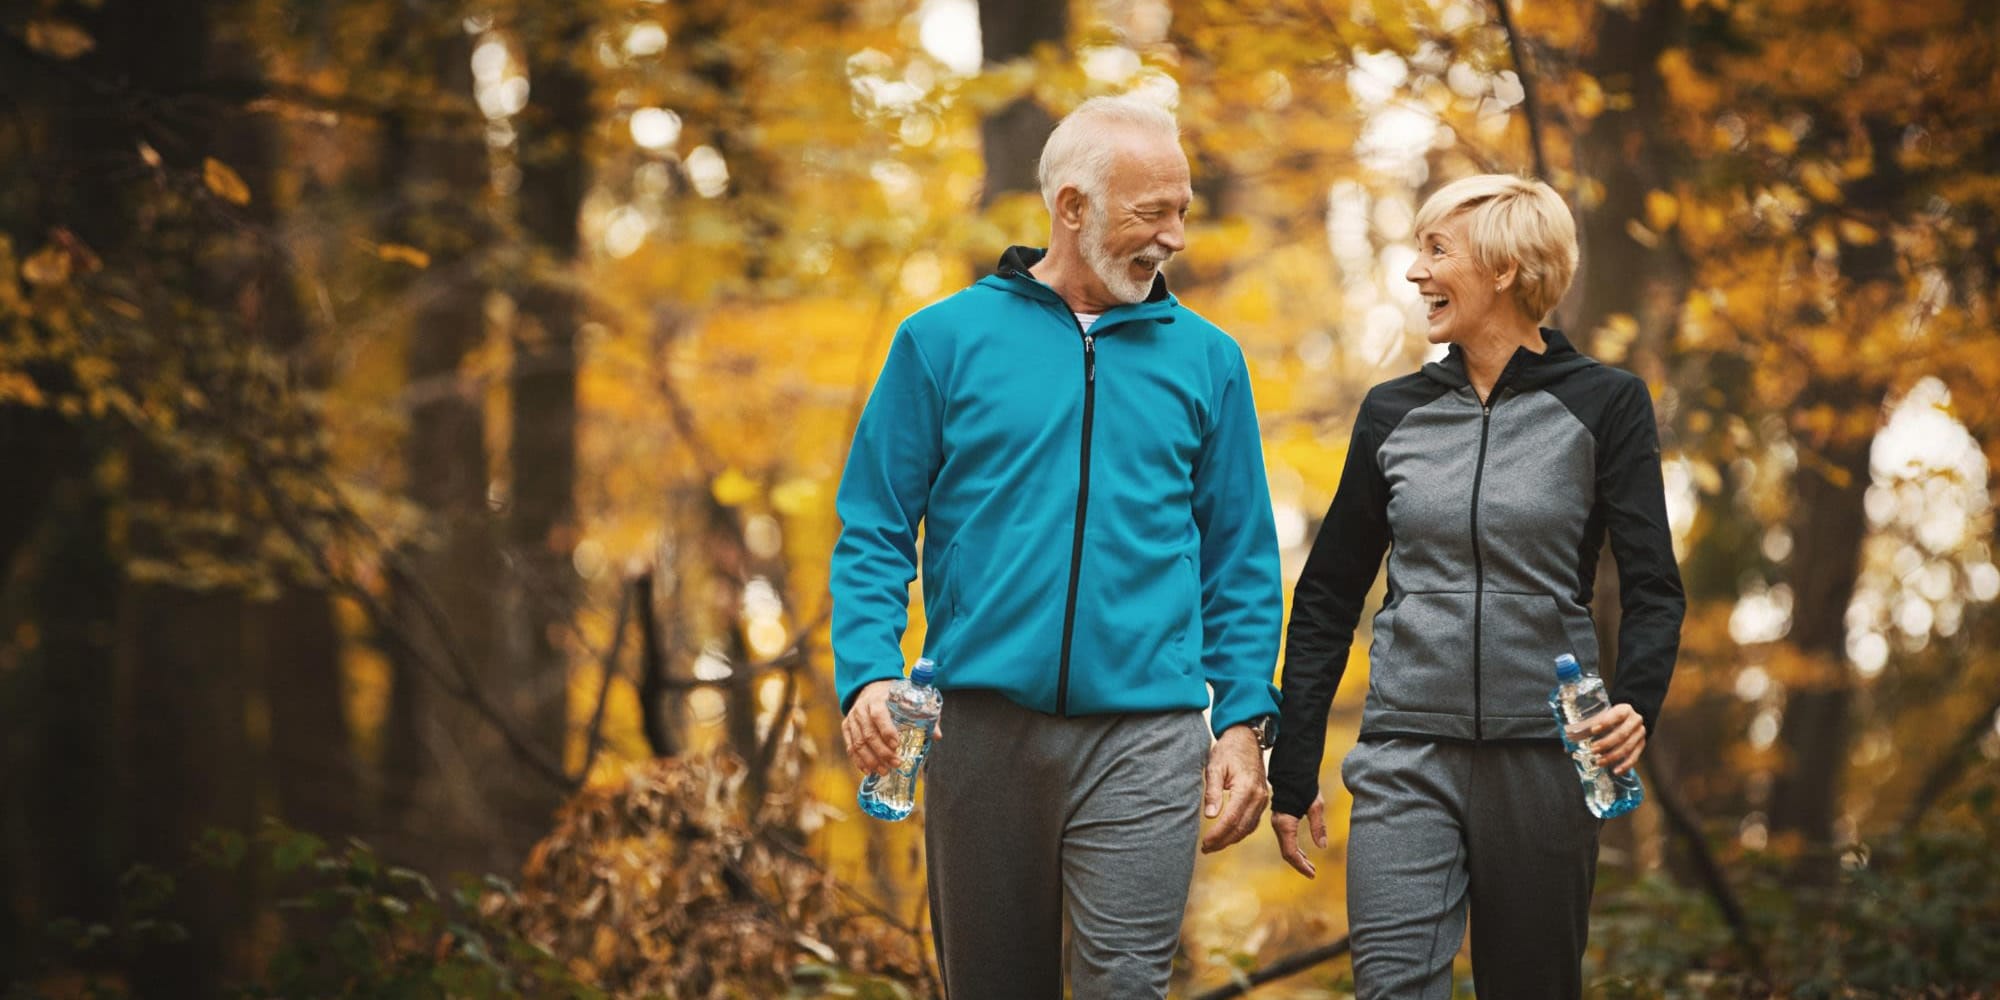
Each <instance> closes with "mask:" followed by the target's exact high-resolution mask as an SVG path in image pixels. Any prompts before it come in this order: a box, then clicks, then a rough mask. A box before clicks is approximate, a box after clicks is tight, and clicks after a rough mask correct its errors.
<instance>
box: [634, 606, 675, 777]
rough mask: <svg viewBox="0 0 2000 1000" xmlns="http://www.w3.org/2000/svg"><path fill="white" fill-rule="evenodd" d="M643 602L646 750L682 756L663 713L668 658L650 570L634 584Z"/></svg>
mask: <svg viewBox="0 0 2000 1000" xmlns="http://www.w3.org/2000/svg"><path fill="white" fill-rule="evenodd" d="M632 586H633V589H634V590H635V591H636V592H637V593H638V603H639V729H640V731H642V732H644V733H645V734H646V748H647V749H649V750H651V751H652V752H653V756H655V757H672V756H673V755H675V754H677V753H680V744H679V741H678V740H676V739H675V738H674V734H673V730H672V729H670V728H669V727H668V726H667V720H666V717H665V716H664V715H663V714H662V713H663V712H664V711H665V706H664V705H663V704H662V702H663V700H664V699H663V696H664V695H665V694H666V691H667V663H666V655H665V654H664V653H663V652H662V651H661V649H660V632H659V624H658V623H657V622H656V621H655V620H654V616H653V574H652V572H651V571H650V570H649V571H647V572H645V573H641V574H639V578H638V579H637V580H634V581H633V582H632Z"/></svg>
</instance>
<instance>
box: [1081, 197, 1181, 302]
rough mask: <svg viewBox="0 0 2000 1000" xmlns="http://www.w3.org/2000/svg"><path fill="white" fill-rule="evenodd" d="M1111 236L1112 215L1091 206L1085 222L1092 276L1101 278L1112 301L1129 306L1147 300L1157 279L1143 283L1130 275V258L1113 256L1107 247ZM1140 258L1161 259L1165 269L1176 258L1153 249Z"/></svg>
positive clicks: (1085, 249) (1086, 251) (1085, 254)
mask: <svg viewBox="0 0 2000 1000" xmlns="http://www.w3.org/2000/svg"><path fill="white" fill-rule="evenodd" d="M1110 235H1111V213H1110V212H1109V211H1106V210H1104V209H1101V208H1098V207H1097V206H1095V205H1093V206H1091V208H1090V210H1089V212H1087V213H1086V214H1085V215H1084V220H1083V261H1084V263H1086V264H1088V265H1090V270H1091V273H1093V274H1095V275H1097V280H1099V281H1102V282H1104V288H1105V290H1106V291H1109V292H1110V293H1111V297H1112V298H1114V299H1117V300H1118V301H1120V302H1123V303H1126V304H1128V305H1129V304H1131V303H1134V302H1144V301H1146V296H1148V295H1151V294H1153V279H1152V278H1151V277H1150V276H1149V277H1147V278H1145V279H1143V280H1140V279H1135V278H1133V277H1132V276H1130V275H1129V274H1127V273H1126V267H1125V265H1126V264H1127V263H1129V261H1130V258H1127V259H1124V260H1121V259H1118V258H1115V257H1113V256H1111V248H1110V247H1109V246H1106V245H1105V244H1106V243H1108V242H1109V237H1110ZM1139 256H1145V257H1148V258H1157V259H1158V260H1159V262H1160V266H1161V267H1165V266H1166V263H1167V261H1168V260H1170V259H1172V257H1173V255H1172V254H1167V255H1165V256H1159V255H1158V251H1156V250H1153V249H1151V248H1148V250H1147V252H1146V253H1145V254H1142V255H1139ZM1155 273H1158V272H1157V271H1156V272H1155Z"/></svg>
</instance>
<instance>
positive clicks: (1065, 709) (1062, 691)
mask: <svg viewBox="0 0 2000 1000" xmlns="http://www.w3.org/2000/svg"><path fill="white" fill-rule="evenodd" d="M1068 311H1069V314H1070V316H1069V318H1070V321H1071V322H1073V323H1076V332H1077V333H1078V334H1080V335H1081V336H1082V337H1083V445H1082V447H1081V448H1080V449H1078V451H1079V453H1080V455H1081V458H1080V459H1079V462H1080V463H1081V464H1080V466H1079V467H1078V470H1077V477H1076V534H1075V535H1074V537H1073V538H1072V539H1071V540H1070V547H1069V598H1068V601H1067V602H1066V603H1065V604H1064V605H1063V637H1062V659H1061V661H1060V663H1059V665H1058V666H1057V668H1056V714H1057V715H1062V716H1067V715H1068V714H1069V648H1070V642H1071V641H1072V640H1073V639H1075V638H1076V590H1077V582H1078V581H1079V580H1080V579H1081V578H1082V576H1083V518H1084V515H1085V513H1087V512H1088V510H1089V504H1090V424H1091V418H1092V415H1093V413H1094V412H1095V411H1096V409H1097V343H1096V340H1095V339H1094V338H1093V337H1091V335H1090V331H1088V330H1085V329H1084V328H1083V323H1082V321H1080V320H1078V319H1077V318H1076V313H1075V311H1073V310H1068Z"/></svg>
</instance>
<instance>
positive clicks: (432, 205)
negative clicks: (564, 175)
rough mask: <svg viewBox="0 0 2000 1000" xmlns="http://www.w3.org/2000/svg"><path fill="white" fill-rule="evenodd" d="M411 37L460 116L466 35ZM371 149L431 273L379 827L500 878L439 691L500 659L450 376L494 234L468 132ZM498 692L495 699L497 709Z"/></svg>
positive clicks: (479, 432)
mask: <svg viewBox="0 0 2000 1000" xmlns="http://www.w3.org/2000/svg"><path fill="white" fill-rule="evenodd" d="M447 21H448V19H447ZM421 30H426V31H431V32H433V33H434V35H433V36H430V37H426V38H424V39H423V40H422V41H421V42H418V43H416V44H415V45H414V46H413V48H415V49H416V50H417V51H418V52H420V53H421V57H420V58H421V60H422V62H421V64H420V65H419V66H418V67H416V69H417V71H418V74H419V76H420V77H422V78H424V79H426V80H428V81H430V83H431V86H432V87H433V88H434V91H435V93H434V94H432V95H430V96H431V97H433V98H435V99H436V100H439V101H442V102H445V103H447V104H453V105H461V106H465V107H470V105H471V103H472V71H471V63H470V59H471V41H470V39H469V38H468V37H467V36H466V35H465V33H464V32H463V31H462V30H461V29H460V28H459V26H458V25H457V23H456V22H455V21H450V22H449V23H443V24H438V25H429V24H424V25H422V26H421ZM385 154H386V159H387V161H388V167H389V170H388V173H389V178H390V183H391V184H393V185H395V189H396V190H398V191H399V193H400V198H399V199H398V206H397V209H398V216H397V218H395V219H392V220H388V222H387V229H388V231H389V232H390V233H391V234H393V236H394V237H395V238H396V239H397V240H398V241H400V242H403V243H407V244H410V245H412V246H415V247H417V248H418V249H419V250H421V251H423V252H424V253H426V254H427V255H428V256H429V264H428V267H427V268H426V269H425V270H424V271H423V272H422V273H421V274H420V275H418V276H417V277H416V278H415V279H414V282H413V284H412V286H411V287H410V289H409V294H410V298H411V299H412V300H413V309H412V318H411V322H410V325H409V329H408V335H407V336H408V344H407V352H408V353H407V355H406V359H405V365H406V372H407V375H408V385H407V388H406V390H405V391H406V398H407V399H408V406H409V432H408V437H407V438H406V440H405V442H404V467H405V469H406V475H407V489H408V493H409V497H410V499H411V500H412V501H414V502H415V503H416V504H417V506H418V507H419V508H421V509H422V510H423V511H424V512H425V514H426V515H427V517H426V535H425V537H424V539H423V540H422V541H421V542H420V543H419V544H417V545H415V546H412V548H411V549H410V551H408V552H407V553H406V555H407V557H408V559H407V565H408V568H409V575H408V576H407V577H402V576H399V577H397V578H396V579H395V581H394V586H393V599H392V600H393V607H394V609H395V616H394V617H395V626H394V627H396V628H398V629H400V630H401V633H402V634H401V636H400V637H399V641H394V642H391V643H389V648H390V649H391V650H392V655H391V661H392V664H393V671H394V677H393V682H392V686H391V695H390V697H391V702H390V708H389V722H388V728H389V731H388V732H387V733H386V734H385V744H384V745H385V752H384V759H383V790H384V801H383V808H384V810H385V813H386V815H385V816H384V819H385V821H386V822H387V823H388V824H389V828H390V833H391V837H392V842H394V843H395V846H396V847H397V848H398V849H399V851H400V852H402V853H403V854H404V856H406V857H409V858H411V859H412V860H413V861H415V862H416V863H417V864H418V865H419V866H421V867H423V868H425V869H427V870H429V871H431V872H433V873H442V872H445V871H447V870H453V869H468V868H474V867H480V868H487V869H489V870H501V871H504V870H507V869H508V868H509V867H511V865H512V864H513V863H514V862H517V861H518V860H519V858H520V853H519V847H520V845H519V843H518V840H519V838H517V837H515V838H510V837H508V836H506V835H505V833H504V831H502V830H500V829H496V828H495V819H494V817H493V816H492V815H491V814H490V811H489V810H488V809H487V807H486V804H485V802H484V801H483V796H482V794H481V792H482V790H483V789H484V787H485V786H486V785H487V783H488V781H487V777H486V776H487V775H488V774H490V772H491V771H493V770H495V769H502V770H506V769H507V768H502V767H499V761H500V760H501V759H502V754H498V753H493V752H491V751H490V749H488V748H487V746H486V744H487V743H489V742H491V741H490V740H488V739H485V737H487V736H490V734H489V733H486V732H485V730H484V728H483V724H482V722H481V721H480V720H479V719H477V718H476V717H475V715H474V713H473V712H472V711H471V710H470V709H468V708H467V707H466V706H465V705H464V703H463V702H462V701H460V700H456V699H454V698H453V697H452V695H451V692H450V691H449V690H447V689H445V688H444V687H443V686H442V685H441V683H440V678H441V677H443V676H446V675H447V672H446V668H445V666H444V665H445V664H448V663H450V662H452V659H453V654H454V652H456V653H457V654H459V655H460V656H462V658H463V661H464V662H465V663H466V664H468V665H469V669H470V671H471V676H470V677H469V678H456V677H454V678H453V680H452V681H451V682H450V683H453V684H457V683H464V682H468V681H469V682H470V683H487V682H489V681H490V679H491V678H492V676H493V665H494V664H495V663H496V660H497V653H498V648H497V646H498V644H497V642H496V639H495V629H496V627H497V624H498V623H497V621H496V615H495V601H494V595H493V594H492V592H491V589H490V588H491V583H492V582H493V581H495V580H498V579H500V574H499V573H498V566H497V565H496V563H497V560H496V559H495V547H494V544H493V542H494V532H493V530H492V526H491V521H492V518H491V516H490V515H489V513H488V500H487V490H488V478H489V470H488V463H487V457H486V418H485V413H484V410H483V399H482V389H481V387H480V386H479V385H477V384H476V383H474V382H472V381H470V380H469V379H467V378H466V377H465V376H464V374H463V372H462V369H463V368H465V366H466V365H467V362H468V359H469V358H470V356H471V355H472V354H473V352H474V351H476V350H477V349H478V348H479V347H481V346H482V345H483V344H484V343H485V340H486V317H485V302H486V291H487V289H486V285H485V283H484V281H483V280H482V279H481V277H480V275H479V270H480V267H481V261H480V259H479V256H480V253H481V251H482V250H483V249H484V247H485V245H486V244H487V242H488V241H489V239H490V238H491V237H492V235H493V234H492V228H491V226H490V225H489V223H488V221H487V218H486V216H485V214H484V212H485V208H484V195H485V193H486V191H487V189H488V179H489V165H488V160H487V152H486V147H485V143H484V142H483V140H482V139H481V137H480V135H479V133H478V132H477V131H474V130H469V129H466V128H464V127H463V126H461V125H459V124H457V123H453V122H442V121H436V120H424V119H420V118H416V117H414V116H413V114H411V113H408V112H405V113H403V114H399V115H397V116H395V117H394V120H392V121H391V122H389V123H388V140H387V144H386V150H385ZM432 611H435V612H437V617H433V616H432V615H431V612H432ZM509 694H511V692H502V693H501V696H500V697H499V698H498V699H497V700H498V701H500V702H502V703H503V704H504V703H506V702H509V701H510V700H511V699H510V698H508V697H506V695H509Z"/></svg>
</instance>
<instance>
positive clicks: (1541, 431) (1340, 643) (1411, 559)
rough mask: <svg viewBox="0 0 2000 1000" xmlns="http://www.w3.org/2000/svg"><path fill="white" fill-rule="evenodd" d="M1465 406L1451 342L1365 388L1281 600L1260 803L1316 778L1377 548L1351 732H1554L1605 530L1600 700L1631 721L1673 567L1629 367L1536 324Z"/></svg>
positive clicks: (1668, 669)
mask: <svg viewBox="0 0 2000 1000" xmlns="http://www.w3.org/2000/svg"><path fill="white" fill-rule="evenodd" d="M1542 338H1543V340H1544V341H1545V348H1546V349H1545V351H1544V353H1541V354H1536V353H1534V352H1533V351H1529V350H1526V349H1519V350H1516V351H1515V352H1514V357H1513V358H1512V359H1511V360H1510V361H1509V362H1508V363H1507V367H1506V369H1505V370H1504V371H1503V372H1502V373H1501V375H1500V378H1499V380H1498V381H1497V382H1496V383H1495V384H1494V386H1493V391H1492V392H1491V393H1490V395H1489V403H1488V404H1486V405H1482V404H1481V403H1480V400H1479V397H1478V395H1477V393H1475V392H1474V391H1473V389H1472V386H1471V383H1470V382H1469V381H1468V380H1467V379H1466V375H1465V362H1464V357H1463V355H1462V353H1461V352H1460V351H1459V349H1458V348H1457V347H1453V348H1452V350H1451V353H1450V354H1449V356H1447V357H1446V358H1445V359H1444V360H1443V361H1441V362H1437V363H1433V364H1428V365H1425V366H1424V367H1423V370H1422V371H1420V372H1418V373H1415V374H1412V375H1406V376H1404V377H1402V378H1398V379H1395V380H1392V381H1389V382H1385V383H1382V384H1381V385H1378V386H1376V387H1374V388H1373V389H1371V390H1369V392H1368V396H1367V398H1366V399H1364V400H1363V401H1362V403H1361V412H1360V414H1359V415H1358V416H1357V417H1356V419H1355V422H1354V436H1353V441H1352V443H1351V444H1350V446H1349V449H1348V453H1347V465H1346V468H1345V470H1344V471H1343V472H1342V473H1341V478H1340V488H1339V489H1338V490H1337V491H1336V492H1335V494H1334V498H1333V505H1332V506H1331V507H1330V508H1329V509H1328V510H1327V514H1326V521H1325V523H1324V524H1322V525H1321V527H1320V531H1319V537H1318V538H1317V539H1316V540H1315V541H1314V543H1313V547H1312V553H1311V555H1310V556H1309V557H1308V558H1307V559H1306V565H1305V569H1304V570H1303V571H1302V572H1301V574H1300V576H1299V583H1298V589H1297V590H1296V591H1295V592H1294V596H1293V602H1292V621H1291V626H1290V629H1289V631H1288V632H1287V635H1286V641H1285V670H1284V683H1283V691H1284V701H1283V707H1282V711H1283V715H1282V719H1281V724H1280V726H1279V733H1280V734H1281V736H1280V738H1279V740H1278V744H1277V747H1276V748H1275V749H1274V750H1273V751H1272V753H1271V767H1270V780H1271V785H1272V808H1273V809H1274V810H1275V811H1277V812H1281V813H1286V814H1288V815H1293V816H1299V815H1303V814H1304V813H1305V811H1306V808H1307V807H1308V806H1310V805H1311V804H1312V800H1313V797H1314V796H1315V795H1316V794H1318V786H1319V764H1320V757H1321V755H1322V753H1323V752H1324V750H1325V744H1326V717H1327V711H1328V708H1329V706H1330V705H1331V703H1332V701H1333V693H1334V690H1335V689H1336V688H1337V687H1339V686H1340V677H1341V674H1342V673H1343V672H1344V670H1345V668H1346V664H1347V653H1348V646H1349V644H1350V642H1351V641H1352V640H1353V637H1354V628H1355V625H1356V623H1357V622H1358V621H1359V620H1360V617H1361V610H1362V602H1363V601H1364V600H1366V598H1367V594H1368V590H1369V588H1370V587H1371V586H1372V585H1373V584H1374V582H1375V573H1376V570H1377V568H1378V567H1379V566H1380V565H1381V563H1382V554H1383V552H1384V550H1387V551H1388V553H1389V588H1388V595H1387V597H1386V598H1385V599H1384V600H1383V602H1382V608H1381V610H1380V612H1378V613H1377V614H1376V616H1375V628H1374V633H1375V640H1374V644H1373V646H1372V647H1371V648H1370V650H1369V661H1368V662H1369V683H1368V699H1367V703H1366V705H1365V707H1364V708H1363V710H1362V716H1361V739H1363V740H1370V739H1386V738H1390V737H1410V738H1415V739H1427V740H1452V741H1462V742H1473V743H1479V742H1496V741H1509V742H1539V741H1553V740H1555V739H1557V738H1558V734H1557V731H1556V724H1555V720H1554V718H1553V717H1552V716H1551V715H1550V713H1549V708H1548V694H1549V690H1550V689H1551V688H1553V687H1554V686H1555V658H1556V656H1557V655H1558V654H1561V653H1572V654H1575V656H1576V658H1577V660H1578V661H1579V662H1581V663H1583V664H1584V665H1586V666H1591V667H1595V666H1596V665H1597V663H1598V648H1597V633H1596V630H1595V626H1594V625H1593V622H1592V619H1591V613H1590V598H1591V588H1592V584H1593V582H1594V581H1595V579H1596V571H1597V557H1598V551H1599V549H1600V548H1601V547H1602V545H1603V542H1604V538H1605V535H1606V534H1607V533H1608V534H1609V535H1610V537H1611V551H1612V555H1613V556H1614V557H1615V559H1616V561H1617V566H1618V590H1619V598H1620V603H1621V605H1622V608H1623V612H1624V615H1623V618H1622V619H1621V622H1620V626H1619V630H1618V658H1617V669H1616V671H1615V675H1614V676H1613V677H1612V679H1611V681H1610V685H1611V699H1612V701H1614V702H1624V703H1627V704H1630V705H1631V706H1632V707H1633V708H1634V709H1635V710H1636V711H1638V713H1639V715H1640V717H1641V718H1643V719H1644V720H1645V723H1646V729H1647V731H1648V732H1651V731H1652V730H1653V725H1654V722H1655V720H1656V719H1657V718H1658V717H1659V711H1660V703H1661V701H1662V700H1664V699H1665V697H1666V693H1667V681H1668V678H1669V677H1670V676H1671V675H1672V674H1673V669H1674V657H1675V654H1676V653H1677V651H1678V650H1679V647H1680V626H1681V616H1682V612H1683V610H1684V608H1685V600H1684V599H1683V597H1682V595H1681V581H1680V572H1679V570H1678V569H1677V568H1676V567H1675V565H1674V551H1673V538H1672V535H1671V533H1670V532H1669V530H1668V527H1667V512H1666V500H1665V494H1664V490H1663V489H1662V486H1661V480H1660V445H1659V433H1658V430H1657V429H1656V428H1655V426H1654V423H1653V404H1652V399H1651V397H1650V396H1649V395H1648V394H1647V391H1646V385H1645V383H1644V382H1643V381H1641V380H1640V379H1639V378H1638V377H1637V376H1635V375H1632V374H1630V373H1629V372H1625V371H1622V370H1619V369H1616V368H1612V367H1609V366H1606V365H1600V364H1598V363H1597V362H1595V361H1593V360H1591V359H1590V358H1587V357H1585V356H1583V355H1582V354H1579V353H1577V351H1576V350H1575V349H1574V348H1572V347H1571V346H1570V344H1569V341H1568V340H1566V339H1564V337H1563V335H1562V334H1561V333H1558V332H1556V331H1554V330H1546V329H1545V330H1543V331H1542Z"/></svg>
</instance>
